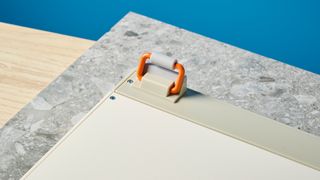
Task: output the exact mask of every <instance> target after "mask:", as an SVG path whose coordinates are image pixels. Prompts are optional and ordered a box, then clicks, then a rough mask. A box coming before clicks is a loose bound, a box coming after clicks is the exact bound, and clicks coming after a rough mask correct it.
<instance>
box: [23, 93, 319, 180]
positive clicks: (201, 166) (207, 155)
mask: <svg viewBox="0 0 320 180" xmlns="http://www.w3.org/2000/svg"><path fill="white" fill-rule="evenodd" d="M112 95H113V96H115V100H111V99H109V98H108V97H106V98H105V99H104V100H103V101H102V102H101V103H99V104H98V105H97V107H95V108H94V110H92V111H91V112H90V114H89V115H88V116H87V117H86V118H84V119H83V120H82V121H81V122H80V123H79V124H78V125H77V126H76V127H75V128H73V130H72V131H71V132H69V133H68V134H67V135H66V136H65V137H64V138H63V139H62V140H61V141H60V142H59V143H58V144H57V145H56V146H55V147H54V148H53V149H52V150H51V151H50V152H49V153H48V154H47V155H46V156H45V157H43V158H42V159H41V160H40V161H39V162H38V163H37V164H36V166H34V167H33V168H32V169H31V170H30V171H29V172H28V173H27V174H26V175H25V176H24V177H23V179H28V180H73V179H77V180H88V179H90V180H109V179H110V180H153V179H159V180H215V179H216V180H271V179H272V180H305V179H307V180H319V179H320V173H319V171H317V170H314V169H312V168H309V167H307V166H304V165H301V164H299V163H296V162H294V161H291V160H288V159H286V158H283V157H281V156H278V155H275V154H273V153H270V152H268V151H265V150H263V149H260V148H257V147H255V146H252V145H249V144H247V143H244V142H242V141H239V140H236V139H234V138H231V137H229V136H226V135H223V134H221V133H218V132H216V131H213V130H211V129H208V128H205V127H203V126H199V125H197V124H195V123H192V122H190V121H186V120H185V119H182V118H179V117H177V116H174V115H172V114H169V113H166V112H164V111H161V110H158V109H156V108H152V107H150V106H148V105H145V104H143V103H140V102H138V101H135V100H132V99H130V98H127V97H125V96H122V95H119V94H117V93H114V94H112ZM195 96H197V94H195ZM182 100H183V99H181V102H183V101H182ZM195 101H197V100H196V99H195ZM165 102H168V101H165ZM179 103H180V101H179ZM171 104H173V103H171ZM195 105H198V104H197V103H196V102H195ZM213 105H214V106H213V107H214V108H216V105H219V104H214V103H213ZM222 106H224V105H222ZM220 110H223V109H220ZM228 113H229V114H230V112H228ZM207 115H208V116H207V119H208V120H209V118H210V119H211V120H221V116H219V115H216V111H212V113H211V114H207ZM239 118H241V117H238V120H239Z"/></svg>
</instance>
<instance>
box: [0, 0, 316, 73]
mask: <svg viewBox="0 0 320 180" xmlns="http://www.w3.org/2000/svg"><path fill="white" fill-rule="evenodd" d="M128 11H134V12H137V13H140V14H143V15H146V16H149V17H152V18H156V19H158V20H161V21H164V22H166V23H169V24H173V25H176V26H179V27H182V28H184V29H187V30H190V31H193V32H196V33H199V34H202V35H205V36H208V37H211V38H214V39H217V40H220V41H223V42H226V43H229V44H232V45H235V46H238V47H241V48H243V49H247V50H250V51H253V52H256V53H259V54H261V55H264V56H268V57H271V58H274V59H277V60H280V61H282V62H285V63H288V64H291V65H294V66H298V67H300V68H303V69H306V70H309V71H312V72H315V73H317V74H320V45H319V43H320V1H316V0H314V1H312V0H304V1H303V0H300V1H299V0H291V1H289V0H288V1H286V0H282V1H280V0H278V1H277V0H268V1H266V0H260V1H258V0H244V1H235V0H223V1H222V0H221V1H209V0H207V1H205V0H197V1H191V0H190V1H188V0H184V1H173V0H160V1H152V0H148V1H147V0H131V1H130V0H114V1H107V0H104V1H99V0H90V1H89V0H88V1H85V0H51V1H45V0H20V1H18V0H6V1H5V0H0V21H2V22H8V23H12V24H17V25H22V26H27V27H32V28H37V29H43V30H47V31H53V32H57V33H62V34H67V35H73V36H78V37H82V38H88V39H92V40H97V39H98V38H99V37H100V36H101V35H103V34H104V33H105V32H106V31H108V30H109V29H110V28H111V27H112V26H113V25H114V24H115V23H116V22H117V21H118V20H119V19H120V18H121V17H123V16H124V15H125V14H126V13H127V12H128Z"/></svg>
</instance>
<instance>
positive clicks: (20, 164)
mask: <svg viewBox="0 0 320 180" xmlns="http://www.w3.org/2000/svg"><path fill="white" fill-rule="evenodd" d="M146 51H159V52H162V53H164V54H167V55H168V56H172V57H176V58H178V59H179V60H180V62H182V63H183V64H184V65H185V68H186V71H187V75H188V86H189V88H192V89H194V90H197V91H199V92H202V93H204V94H207V95H210V96H212V97H215V98H217V99H220V100H224V101H227V102H229V103H231V104H234V105H236V106H240V107H242V108H244V109H247V110H250V111H252V112H255V113H258V114H261V115H264V116H266V117H269V118H271V119H273V120H275V121H279V122H282V123H285V124H287V125H288V126H292V127H294V128H298V129H301V130H303V131H306V132H308V133H311V134H314V135H318V136H319V135H320V76H319V75H316V74H313V73H311V72H307V71H304V70H302V69H299V68H295V67H292V66H289V65H286V64H284V63H281V62H278V61H275V60H273V59H270V58H266V57H263V56H260V55H257V54H254V53H251V52H248V51H246V50H243V49H239V48H237V47H233V46H231V45H228V44H225V43H222V42H219V41H216V40H213V39H209V38H206V37H203V36H201V35H198V34H195V33H192V32H188V31H186V30H183V29H180V28H177V27H174V26H171V25H168V24H165V23H162V22H159V21H156V20H153V19H150V18H147V17H144V16H141V15H138V14H134V13H129V14H128V15H126V16H125V17H124V18H123V19H122V20H121V21H120V22H119V23H117V24H116V25H115V26H114V27H113V28H112V29H111V30H110V32H108V33H107V34H105V35H104V36H103V37H102V38H101V39H100V40H99V41H98V42H97V43H96V44H95V45H94V46H93V47H91V48H90V49H89V50H88V51H87V52H85V53H84V54H83V55H82V56H81V57H80V58H79V59H78V60H77V61H76V62H75V63H74V64H73V65H71V66H70V67H69V68H68V69H67V70H66V71H65V72H64V73H62V74H61V75H60V76H59V77H58V78H57V79H56V80H54V81H53V82H52V83H51V84H50V85H49V86H48V87H47V88H46V89H44V90H43V91H42V92H41V93H40V94H39V95H38V96H37V97H35V99H34V100H33V101H32V102H31V103H29V104H28V105H26V106H25V107H24V108H23V109H22V110H21V111H20V112H19V113H17V114H16V115H15V117H13V118H12V119H11V120H10V121H9V122H8V123H7V124H6V125H5V126H4V127H3V128H2V129H0V179H19V178H20V177H21V176H22V175H23V174H24V173H25V172H26V171H28V170H29V169H30V168H31V167H32V165H34V163H35V162H37V161H38V160H39V159H40V158H41V157H42V156H43V155H44V154H45V153H46V152H47V151H48V150H49V149H50V148H51V147H52V146H53V145H54V144H55V143H56V142H57V141H58V140H59V139H60V138H61V137H62V136H63V135H64V134H65V133H66V132H67V131H68V130H69V129H70V128H71V127H72V126H73V125H74V124H75V123H77V122H78V121H79V120H80V119H81V118H82V117H83V116H84V115H85V114H86V113H87V112H88V111H89V110H90V109H91V108H92V107H93V106H94V105H95V104H96V103H97V102H98V101H99V100H100V99H101V98H102V97H103V96H104V95H105V94H106V93H108V92H109V91H110V90H111V89H112V87H113V86H114V85H115V84H116V83H117V82H119V80H120V79H121V78H122V77H124V76H126V74H127V73H128V72H129V71H130V70H131V69H132V68H135V67H136V65H137V62H138V57H139V55H141V54H142V53H143V52H146ZM248 127H250V124H248ZM270 133H272V132H270Z"/></svg>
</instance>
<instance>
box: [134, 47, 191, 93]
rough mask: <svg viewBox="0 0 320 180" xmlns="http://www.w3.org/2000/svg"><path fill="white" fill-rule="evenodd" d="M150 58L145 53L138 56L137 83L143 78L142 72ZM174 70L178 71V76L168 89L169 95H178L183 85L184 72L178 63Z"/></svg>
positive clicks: (149, 55) (148, 54)
mask: <svg viewBox="0 0 320 180" xmlns="http://www.w3.org/2000/svg"><path fill="white" fill-rule="evenodd" d="M150 57H151V53H145V54H143V55H142V56H140V62H139V64H138V68H137V78H138V80H139V81H141V79H142V77H143V70H144V67H145V64H146V62H147V60H148V59H150ZM174 68H175V69H176V70H178V76H177V79H176V81H175V82H174V84H173V86H172V87H171V89H170V94H179V93H180V90H181V88H182V85H183V81H184V74H185V70H184V67H183V66H182V64H179V63H176V64H175V66H174Z"/></svg>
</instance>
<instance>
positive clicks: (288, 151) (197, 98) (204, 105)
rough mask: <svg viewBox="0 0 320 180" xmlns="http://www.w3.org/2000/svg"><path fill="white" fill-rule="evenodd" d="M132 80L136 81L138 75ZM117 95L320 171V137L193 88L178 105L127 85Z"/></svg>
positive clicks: (122, 86) (119, 88) (120, 88)
mask: <svg viewBox="0 0 320 180" xmlns="http://www.w3.org/2000/svg"><path fill="white" fill-rule="evenodd" d="M129 78H130V79H135V74H134V73H133V74H132V75H131V77H129ZM124 82H125V81H124ZM116 92H118V93H120V94H122V95H124V96H127V97H130V98H132V99H135V100H137V101H140V102H143V103H145V104H147V105H149V106H153V107H156V108H157V109H161V110H163V111H165V112H169V113H171V114H173V115H176V116H178V117H181V118H184V119H187V120H189V121H192V122H194V123H197V124H200V125H202V126H205V127H208V128H210V129H213V130H216V131H218V132H221V133H224V134H226V135H229V136H232V137H234V138H237V139H239V140H242V141H244V142H247V143H250V144H253V145H255V146H257V147H260V148H263V149H265V150H268V151H270V152H273V153H276V154H278V155H281V156H284V157H286V158H289V159H291V160H294V161H297V162H300V163H302V164H305V165H307V166H309V167H312V168H314V169H317V170H320V154H319V153H320V138H319V137H316V136H314V135H311V134H308V133H305V132H303V131H300V130H297V129H294V128H292V127H289V126H287V125H284V124H281V123H279V122H276V121H274V120H272V119H269V118H266V117H263V116H260V115H258V114H255V113H252V112H249V111H246V110H243V109H241V108H238V107H236V106H233V105H231V104H228V103H225V102H222V101H219V100H216V99H214V98H210V97H208V96H204V95H202V94H200V93H198V92H195V91H192V90H190V89H188V90H187V92H186V95H185V96H183V97H182V98H181V99H180V100H179V101H178V102H177V103H171V102H168V101H167V100H166V99H164V98H159V97H157V96H154V95H152V94H150V93H146V92H143V91H141V90H139V89H137V88H134V87H132V86H131V85H130V84H128V83H123V84H121V85H120V86H119V87H118V88H117V89H116Z"/></svg>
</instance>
